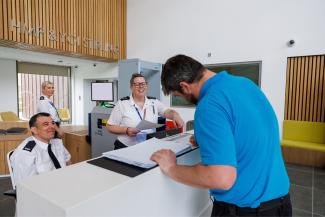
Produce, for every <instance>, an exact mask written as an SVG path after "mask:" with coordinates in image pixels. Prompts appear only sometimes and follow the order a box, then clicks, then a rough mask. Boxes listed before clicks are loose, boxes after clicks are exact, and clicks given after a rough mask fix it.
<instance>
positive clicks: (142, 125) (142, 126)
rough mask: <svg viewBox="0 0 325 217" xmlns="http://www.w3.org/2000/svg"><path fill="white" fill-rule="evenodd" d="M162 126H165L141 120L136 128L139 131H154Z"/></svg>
mask: <svg viewBox="0 0 325 217" xmlns="http://www.w3.org/2000/svg"><path fill="white" fill-rule="evenodd" d="M162 126H164V124H156V123H152V122H150V121H146V120H141V121H140V123H139V124H138V125H137V126H136V127H135V128H137V129H138V130H147V129H154V128H158V127H162Z"/></svg>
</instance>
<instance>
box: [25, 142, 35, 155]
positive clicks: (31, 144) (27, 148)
mask: <svg viewBox="0 0 325 217" xmlns="http://www.w3.org/2000/svg"><path fill="white" fill-rule="evenodd" d="M35 145H36V142H35V141H34V140H32V141H29V142H27V144H26V145H25V147H24V148H23V150H25V151H29V152H32V150H33V148H34V147H35Z"/></svg>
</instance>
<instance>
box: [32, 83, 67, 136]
mask: <svg viewBox="0 0 325 217" xmlns="http://www.w3.org/2000/svg"><path fill="white" fill-rule="evenodd" d="M53 94H54V85H53V83H52V82H50V81H44V82H43V83H42V95H41V97H40V99H39V101H38V102H37V113H40V112H45V113H49V114H50V115H51V118H52V119H53V120H54V122H55V125H56V126H55V131H56V132H57V133H56V135H55V137H56V138H57V134H58V135H59V136H60V138H62V137H63V134H64V133H63V131H62V130H61V129H60V123H61V119H60V117H59V114H58V111H57V109H56V107H55V106H54V104H53V102H52V101H51V100H50V98H51V97H52V96H53Z"/></svg>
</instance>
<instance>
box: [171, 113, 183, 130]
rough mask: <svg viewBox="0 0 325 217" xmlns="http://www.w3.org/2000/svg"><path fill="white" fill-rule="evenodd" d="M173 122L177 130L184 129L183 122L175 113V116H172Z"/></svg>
mask: <svg viewBox="0 0 325 217" xmlns="http://www.w3.org/2000/svg"><path fill="white" fill-rule="evenodd" d="M173 121H174V122H175V124H176V127H177V128H182V127H184V121H183V119H182V118H181V117H180V116H179V114H178V113H175V114H174V118H173Z"/></svg>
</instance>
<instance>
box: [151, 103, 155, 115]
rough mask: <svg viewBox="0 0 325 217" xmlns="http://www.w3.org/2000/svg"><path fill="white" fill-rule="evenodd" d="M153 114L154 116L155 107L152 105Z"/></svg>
mask: <svg viewBox="0 0 325 217" xmlns="http://www.w3.org/2000/svg"><path fill="white" fill-rule="evenodd" d="M152 111H153V114H155V107H154V106H153V105H152Z"/></svg>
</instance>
